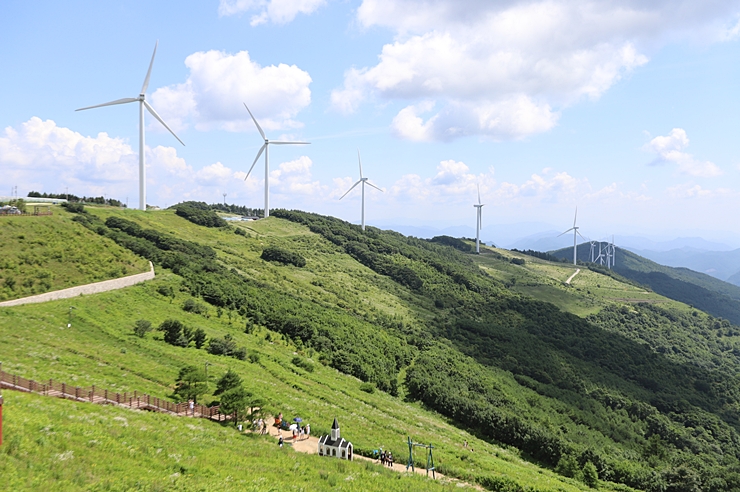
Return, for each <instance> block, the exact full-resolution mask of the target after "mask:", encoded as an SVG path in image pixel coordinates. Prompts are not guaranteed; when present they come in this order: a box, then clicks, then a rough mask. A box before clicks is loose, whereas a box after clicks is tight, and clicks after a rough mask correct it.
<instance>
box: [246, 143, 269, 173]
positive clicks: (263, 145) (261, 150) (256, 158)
mask: <svg viewBox="0 0 740 492" xmlns="http://www.w3.org/2000/svg"><path fill="white" fill-rule="evenodd" d="M265 147H267V144H266V143H264V144H262V147H260V151H259V152H257V157H255V158H254V162H253V163H252V167H250V168H249V171H248V172H247V175H246V176H245V178H244V181H246V180H247V178H248V177H249V173H251V172H252V169H254V165H255V164H257V161H258V160H259V158H260V156H261V155H262V152H264V151H265Z"/></svg>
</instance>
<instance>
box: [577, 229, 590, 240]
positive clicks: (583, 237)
mask: <svg viewBox="0 0 740 492" xmlns="http://www.w3.org/2000/svg"><path fill="white" fill-rule="evenodd" d="M576 232H578V235H579V236H581V237H582V238H583V240H584V241H588V239H586V238H585V237H583V234H581V233H580V232H579V231H578V229H576Z"/></svg>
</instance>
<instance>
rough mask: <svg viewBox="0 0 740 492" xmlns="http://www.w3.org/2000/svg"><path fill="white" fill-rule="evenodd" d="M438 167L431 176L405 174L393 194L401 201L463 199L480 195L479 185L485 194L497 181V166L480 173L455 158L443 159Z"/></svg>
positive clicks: (394, 188) (450, 200)
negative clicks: (478, 193) (473, 171)
mask: <svg viewBox="0 0 740 492" xmlns="http://www.w3.org/2000/svg"><path fill="white" fill-rule="evenodd" d="M436 171H437V172H436V174H435V175H434V176H430V177H428V178H423V177H421V176H419V175H418V174H405V175H403V176H401V178H400V179H398V180H397V181H396V182H395V183H394V184H393V185H392V186H391V187H390V190H389V191H390V193H389V194H390V195H391V197H394V198H395V199H397V200H399V201H428V200H432V201H437V200H444V201H445V202H459V201H465V200H469V199H471V197H476V196H477V192H478V191H477V190H478V186H480V192H481V194H482V195H485V194H486V193H487V192H488V191H490V190H491V189H493V186H494V184H495V180H494V178H493V169H491V170H490V172H489V173H482V174H478V175H476V174H473V173H471V172H470V168H469V167H468V166H467V165H466V164H465V163H464V162H460V161H455V160H454V159H450V160H446V161H441V162H440V163H439V165H438V166H437V170H436ZM427 203H428V202H427Z"/></svg>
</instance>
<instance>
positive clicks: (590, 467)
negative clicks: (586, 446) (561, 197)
mask: <svg viewBox="0 0 740 492" xmlns="http://www.w3.org/2000/svg"><path fill="white" fill-rule="evenodd" d="M583 483H585V484H586V485H588V486H589V487H591V488H592V489H594V488H596V485H598V483H599V473H598V471H597V470H596V465H594V464H593V463H591V462H590V461H587V462H586V464H585V465H583Z"/></svg>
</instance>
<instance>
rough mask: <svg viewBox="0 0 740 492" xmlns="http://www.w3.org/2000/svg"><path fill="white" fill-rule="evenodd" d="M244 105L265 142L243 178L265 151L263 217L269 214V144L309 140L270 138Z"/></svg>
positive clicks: (291, 143) (293, 143)
mask: <svg viewBox="0 0 740 492" xmlns="http://www.w3.org/2000/svg"><path fill="white" fill-rule="evenodd" d="M244 107H245V108H247V112H248V113H249V116H251V117H252V121H254V124H255V125H256V126H257V130H259V132H260V135H262V138H264V139H265V143H263V144H262V147H260V151H259V152H257V157H255V158H254V162H253V163H252V167H250V168H249V171H248V172H247V176H246V177H245V178H244V181H246V180H247V178H248V177H249V174H250V173H251V172H252V169H254V165H255V164H257V160H258V159H259V158H260V156H261V155H262V152H264V153H265V218H268V217H269V216H270V157H269V156H270V144H274V145H308V144H310V143H311V142H281V141H277V140H270V139H268V138H267V137H266V136H265V132H263V131H262V127H261V126H260V124H259V123H257V120H256V119H255V117H254V115H253V114H252V112H251V111H249V107H248V106H247V103H244Z"/></svg>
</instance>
